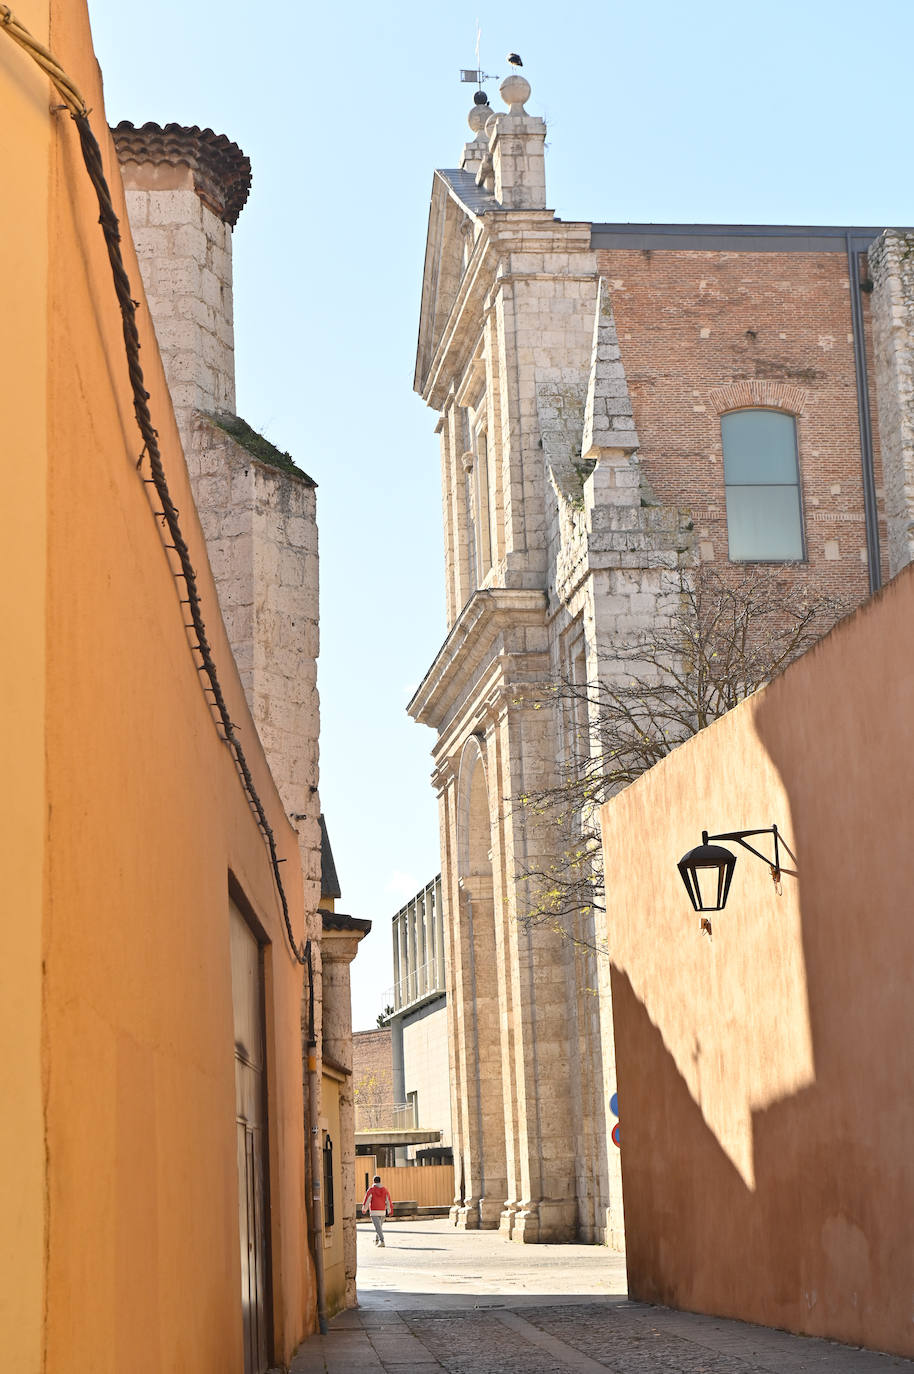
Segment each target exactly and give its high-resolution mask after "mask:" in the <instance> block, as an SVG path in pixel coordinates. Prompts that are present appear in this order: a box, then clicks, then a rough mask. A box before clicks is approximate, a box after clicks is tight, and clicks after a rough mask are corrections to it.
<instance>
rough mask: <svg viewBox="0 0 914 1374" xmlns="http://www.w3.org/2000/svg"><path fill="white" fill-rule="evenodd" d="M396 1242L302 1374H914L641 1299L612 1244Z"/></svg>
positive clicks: (318, 1340)
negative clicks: (628, 1284) (631, 1291)
mask: <svg viewBox="0 0 914 1374" xmlns="http://www.w3.org/2000/svg"><path fill="white" fill-rule="evenodd" d="M387 1235H388V1238H389V1239H388V1246H387V1249H386V1250H384V1251H378V1250H376V1251H374V1253H373V1254H372V1251H371V1248H370V1246H369V1245H364V1246H363V1245H362V1244H361V1243H360V1247H359V1285H360V1300H361V1303H362V1306H361V1307H359V1308H358V1309H356V1310H354V1311H350V1312H344V1313H341V1314H340V1316H339V1317H337V1318H336V1319H335V1320H334V1321H333V1322H332V1323H331V1325H330V1331H329V1332H328V1334H327V1335H326V1336H314V1337H312V1338H311V1339H310V1340H308V1341H306V1342H305V1343H304V1345H302V1346H301V1348H300V1350H299V1351H298V1353H297V1354H296V1357H295V1359H294V1361H293V1363H292V1366H291V1371H290V1374H442V1371H443V1372H444V1374H600V1371H606V1374H896V1372H897V1374H901V1372H902V1371H907V1374H914V1361H911V1360H905V1359H902V1358H900V1357H899V1356H892V1355H880V1354H877V1353H875V1352H874V1351H868V1350H859V1349H856V1348H854V1347H851V1346H844V1345H838V1344H836V1343H835V1342H832V1341H824V1340H815V1339H812V1338H810V1337H804V1336H793V1335H790V1334H789V1333H787V1332H784V1331H774V1330H771V1329H769V1328H768V1327H762V1326H751V1325H749V1324H748V1323H745V1322H737V1321H729V1320H726V1319H724V1318H719V1317H707V1316H700V1315H696V1314H693V1313H688V1312H675V1311H672V1310H670V1309H669V1308H664V1307H651V1306H649V1305H648V1304H646V1303H638V1302H630V1301H629V1300H628V1299H627V1297H626V1296H625V1293H624V1284H623V1283H622V1282H620V1274H621V1273H622V1271H621V1270H620V1267H619V1266H620V1261H621V1257H620V1256H618V1255H614V1254H613V1253H612V1252H611V1251H607V1250H605V1249H601V1248H599V1247H595V1246H551V1245H550V1246H519V1245H514V1244H511V1243H510V1242H507V1241H505V1240H504V1239H502V1238H501V1237H499V1236H498V1235H497V1234H495V1233H492V1232H454V1231H453V1230H452V1229H451V1228H449V1227H448V1226H447V1224H446V1223H440V1222H431V1221H429V1222H425V1223H422V1224H421V1225H419V1226H416V1225H415V1224H414V1225H412V1226H411V1227H403V1228H402V1229H401V1230H400V1231H399V1233H398V1234H396V1236H395V1233H394V1228H393V1227H389V1228H388V1230H387ZM430 1256H434V1258H433V1259H430ZM621 1262H622V1263H623V1264H624V1261H621ZM620 1288H621V1291H620Z"/></svg>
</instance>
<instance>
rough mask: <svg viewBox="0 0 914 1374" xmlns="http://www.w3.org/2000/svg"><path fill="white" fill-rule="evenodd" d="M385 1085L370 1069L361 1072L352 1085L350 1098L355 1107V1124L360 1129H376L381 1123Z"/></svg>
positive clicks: (386, 1104) (385, 1104)
mask: <svg viewBox="0 0 914 1374" xmlns="http://www.w3.org/2000/svg"><path fill="white" fill-rule="evenodd" d="M384 1092H385V1085H384V1084H383V1083H382V1082H381V1080H380V1079H379V1078H378V1076H377V1074H376V1073H373V1072H372V1071H371V1070H368V1071H367V1072H365V1073H363V1074H362V1076H361V1078H359V1079H358V1080H357V1082H356V1083H355V1085H354V1087H353V1092H352V1100H353V1102H354V1104H355V1108H356V1118H357V1120H356V1125H357V1126H358V1127H360V1128H361V1129H362V1130H365V1131H368V1130H377V1129H378V1128H379V1127H380V1126H382V1125H383V1121H382V1117H383V1115H384V1107H385V1106H387V1107H388V1108H389V1106H390V1104H389V1103H385V1101H384Z"/></svg>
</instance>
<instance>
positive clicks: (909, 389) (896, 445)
mask: <svg viewBox="0 0 914 1374" xmlns="http://www.w3.org/2000/svg"><path fill="white" fill-rule="evenodd" d="M869 262H870V271H871V272H872V275H873V295H872V298H871V301H872V321H873V365H874V370H875V373H876V395H877V399H878V407H877V408H878V411H879V444H880V449H881V453H882V471H883V485H884V488H885V519H886V532H887V535H888V557H889V575H890V576H891V577H894V576H895V574H896V573H897V572H900V571H901V569H902V568H904V567H906V566H907V564H908V563H910V562H911V561H912V560H914V234H910V233H908V234H905V233H902V232H901V230H899V229H887V230H886V231H885V233H884V234H881V235H880V236H879V238H878V239H876V241H875V243H873V245H872V246H871V248H870V251H869Z"/></svg>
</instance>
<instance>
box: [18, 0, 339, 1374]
mask: <svg viewBox="0 0 914 1374" xmlns="http://www.w3.org/2000/svg"><path fill="white" fill-rule="evenodd" d="M20 15H21V18H22V19H23V20H24V22H25V23H27V24H29V25H30V26H31V27H32V28H33V30H34V31H35V33H36V34H37V36H38V37H39V38H40V39H42V40H45V41H46V40H47V37H48V34H49V33H51V34H52V35H53V46H54V50H55V52H56V54H57V56H58V57H59V59H60V60H61V62H62V64H63V66H64V67H65V68H66V70H67V71H68V72H69V73H70V74H71V75H72V76H73V78H74V79H75V80H76V82H77V83H78V84H79V85H80V86H81V87H82V89H83V92H84V94H85V96H86V99H87V101H88V104H89V106H90V107H91V109H92V110H93V115H92V123H93V127H94V128H95V130H96V133H97V135H98V136H99V138H100V140H101V143H102V148H103V154H104V157H105V160H106V172H107V176H108V181H109V184H110V186H111V187H112V191H113V194H114V196H115V202H116V210H117V213H118V216H119V218H120V221H121V231H122V234H123V236H124V252H125V259H126V266H127V271H128V275H129V277H130V282H131V288H132V291H133V294H134V295H135V296H136V297H137V298H139V299H141V300H142V284H141V281H140V275H139V270H138V267H137V263H136V259H135V256H134V253H133V250H132V246H131V243H130V238H129V233H128V232H127V229H126V211H125V207H124V204H123V198H122V197H121V196H120V195H119V177H118V169H117V159H116V156H115V154H114V151H113V148H112V147H111V145H110V142H109V140H108V136H107V131H106V126H105V120H104V109H103V100H102V93H101V88H100V83H99V80H98V75H97V69H96V67H95V62H94V57H93V53H92V46H91V38H90V34H89V26H88V18H87V15H86V12H85V8H84V7H83V6H82V5H79V4H76V5H74V4H62V3H54V4H52V5H51V6H50V7H49V6H47V5H46V4H41V3H38V0H34V2H33V0H29V2H28V3H26V5H25V6H24V8H23V9H22V10H21V11H20ZM0 63H2V74H3V79H2V81H0V102H2V113H3V116H4V123H5V125H6V127H8V128H10V129H12V130H15V136H14V137H13V138H12V139H11V143H10V158H9V166H8V170H7V178H8V180H7V192H8V194H7V195H6V196H5V197H4V208H3V210H2V212H0V213H2V214H3V215H4V217H6V216H7V214H8V215H9V217H10V218H9V223H6V222H4V224H3V232H4V235H5V237H4V241H5V242H7V243H10V244H13V245H18V251H17V253H16V254H14V255H13V256H10V257H8V258H7V259H6V265H5V267H4V270H3V272H2V274H0V277H2V280H3V289H4V312H3V317H2V318H3V330H4V337H5V338H6V340H7V343H8V344H9V345H10V346H8V347H6V348H5V349H4V356H5V357H7V358H8V359H9V367H8V369H7V371H6V373H5V380H6V381H9V382H11V383H12V386H13V388H14V389H13V391H12V392H11V394H10V396H9V397H8V398H7V399H5V401H4V404H3V407H2V410H0V426H2V435H0V442H2V447H3V451H4V452H5V453H7V454H14V455H15V461H13V462H11V463H10V464H9V465H8V466H9V474H8V482H9V483H10V484H11V485H10V488H9V491H8V495H9V497H10V501H9V502H4V510H8V511H9V512H10V515H11V517H12V521H13V523H12V525H11V528H10V530H8V531H7V530H6V529H4V539H3V541H2V543H0V555H2V559H3V568H4V576H3V577H2V578H0V584H2V585H3V586H4V587H5V588H7V589H8V590H9V591H10V592H13V593H14V605H13V608H12V614H11V616H10V618H9V620H8V625H9V626H10V630H9V636H10V637H9V638H8V640H7V649H8V650H9V652H11V653H13V654H14V655H15V660H14V661H15V662H16V663H17V665H18V669H17V675H16V682H15V684H13V685H12V686H11V687H10V696H9V697H8V698H7V697H5V701H4V706H5V711H6V714H7V718H8V719H9V720H14V721H15V729H13V730H11V731H10V732H9V734H10V738H9V741H8V749H7V767H8V776H9V779H10V786H9V788H8V789H7V791H6V797H7V798H8V799H9V800H10V801H12V802H13V803H14V805H13V807H12V811H11V815H10V816H9V817H5V818H4V825H3V827H2V831H3V834H4V836H5V838H8V839H10V840H12V842H13V844H14V846H15V856H16V858H15V862H14V863H13V864H12V865H11V866H10V867H5V873H7V874H8V875H9V876H8V879H7V882H8V888H7V896H8V898H9V899H10V900H11V902H12V909H13V910H14V911H15V921H14V922H11V923H7V924H12V925H13V926H14V930H13V931H12V932H10V931H8V930H5V932H4V940H5V941H8V943H7V944H6V945H5V948H4V958H3V960H2V963H0V980H2V983H3V987H2V989H0V1007H2V1008H3V1012H2V1015H3V1017H4V1022H6V1018H7V1017H10V1018H11V1020H12V1021H13V1023H14V1024H12V1025H6V1030H7V1031H8V1039H7V1043H8V1044H15V1045H16V1046H17V1051H16V1054H15V1056H14V1062H13V1063H11V1064H7V1065H5V1066H4V1071H3V1074H4V1080H3V1091H4V1100H5V1101H7V1102H8V1101H9V1100H10V1099H9V1098H8V1097H7V1093H9V1094H10V1095H11V1096H12V1100H13V1101H15V1104H16V1106H15V1111H13V1110H10V1109H9V1108H8V1107H7V1109H6V1110H4V1112H3V1113H2V1116H3V1119H4V1120H5V1121H8V1122H10V1123H11V1124H13V1125H14V1127H15V1140H12V1139H10V1138H9V1137H7V1136H5V1135H4V1136H0V1160H2V1164H3V1167H2V1169H0V1176H2V1178H3V1186H4V1190H6V1188H7V1187H11V1190H12V1191H11V1196H10V1197H9V1198H7V1199H6V1201H5V1203H4V1215H5V1217H7V1218H8V1220H7V1222H5V1236H6V1241H7V1243H6V1245H5V1246H4V1254H3V1258H2V1259H0V1293H2V1298H0V1326H2V1333H3V1334H2V1345H3V1349H4V1355H5V1358H6V1362H7V1363H8V1364H9V1365H10V1366H11V1367H16V1368H21V1369H23V1370H25V1369H29V1370H31V1369H36V1368H38V1367H39V1365H41V1367H42V1368H45V1369H47V1370H48V1371H64V1370H69V1369H73V1368H89V1367H91V1368H92V1369H94V1370H98V1371H99V1372H100V1374H104V1372H105V1371H111V1372H112V1374H113V1371H115V1370H122V1369H125V1368H127V1367H129V1368H131V1369H133V1370H137V1371H149V1374H153V1371H160V1370H162V1369H177V1368H193V1369H200V1370H203V1369H217V1368H218V1369H220V1370H225V1371H227V1374H233V1372H235V1374H240V1371H241V1369H242V1367H243V1359H242V1318H241V1278H240V1261H239V1221H238V1171H237V1162H236V1138H235V1131H236V1127H235V1083H234V1037H233V1014H232V986H231V967H230V959H229V938H228V937H229V916H228V912H229V892H228V886H229V875H230V874H231V875H233V877H234V880H235V882H236V883H237V885H238V886H237V891H239V892H240V893H241V894H243V896H244V898H246V902H247V905H248V906H249V908H250V910H251V911H252V912H253V913H254V916H255V918H256V920H257V921H258V922H259V924H260V926H261V930H262V936H263V938H264V940H265V969H266V992H267V1061H268V1081H269V1116H270V1130H271V1135H270V1151H269V1170H270V1188H271V1198H272V1214H271V1218H270V1227H269V1247H270V1251H271V1256H272V1268H273V1297H274V1301H273V1308H272V1326H273V1330H274V1335H275V1355H276V1359H277V1361H282V1360H285V1361H288V1359H289V1357H290V1355H291V1353H292V1350H293V1349H294V1347H295V1345H296V1344H297V1342H298V1341H299V1340H300V1339H301V1338H302V1337H303V1336H304V1335H305V1334H307V1332H308V1331H309V1330H310V1329H311V1327H312V1325H313V1314H314V1296H313V1283H312V1279H311V1274H310V1270H309V1267H308V1261H307V1235H306V1231H305V1223H304V1217H305V1213H306V1199H305V1191H304V1157H303V1141H302V1087H301V1052H300V1038H299V1007H300V998H301V969H300V967H299V966H298V965H296V964H295V963H294V961H293V960H292V958H291V956H290V954H289V952H288V950H287V947H286V944H285V934H284V931H283V926H282V918H281V913H280V910H279V907H278V903H277V897H276V891H275V886H274V880H273V874H272V870H271V868H270V865H269V862H268V860H267V855H266V851H265V848H264V844H263V840H262V837H261V835H260V833H259V831H258V828H257V825H256V822H255V820H254V818H253V816H252V814H251V811H250V808H249V806H248V803H247V800H246V798H245V796H244V793H243V791H242V788H241V785H240V783H239V780H238V777H237V775H236V772H235V769H234V767H233V765H232V761H231V757H230V755H229V753H228V751H227V749H226V747H225V745H224V744H223V743H222V742H221V739H220V736H219V733H218V731H217V730H216V728H215V726H214V723H213V720H212V717H211V713H210V710H209V708H208V706H207V703H206V699H205V697H204V695H203V692H202V691H201V686H200V680H199V678H200V675H199V673H198V672H197V667H196V661H195V658H194V656H193V654H192V653H191V650H190V646H189V643H188V638H187V635H186V633H185V631H184V629H183V624H182V620H183V617H182V607H181V606H180V605H179V603H178V598H179V593H178V592H177V591H176V581H175V577H174V573H173V569H172V566H171V563H170V558H169V555H168V553H167V551H166V550H165V549H164V547H163V538H162V534H161V530H160V527H159V525H158V522H157V520H156V518H155V515H154V510H153V505H152V502H151V501H150V500H149V498H148V490H149V489H148V488H147V487H146V486H145V485H144V483H143V481H142V474H140V473H138V472H137V470H136V460H137V456H138V454H139V449H140V440H139V437H138V434H137V431H136V427H135V423H134V419H133V406H132V398H131V393H130V390H129V386H128V379H127V365H126V361H125V356H124V349H123V340H122V333H121V321H120V315H119V311H118V309H117V304H116V300H115V296H114V291H113V285H112V279H111V272H110V267H109V264H108V260H107V254H106V251H105V246H104V241H103V239H102V235H101V232H100V229H99V226H98V206H97V203H96V201H95V198H94V194H93V192H92V190H91V186H90V183H89V181H88V178H87V176H86V173H85V170H84V167H83V163H82V158H81V156H80V152H79V145H78V141H77V137H76V132H75V130H74V128H73V126H72V124H71V122H70V120H69V119H68V118H66V117H65V116H61V115H57V114H52V113H51V112H50V110H49V105H50V104H52V103H56V102H52V101H51V100H49V88H48V85H47V81H46V79H45V78H44V77H42V76H41V75H40V74H39V73H38V72H37V69H36V68H35V67H34V65H33V64H32V63H31V62H30V61H29V59H28V58H27V57H26V56H25V55H24V54H22V53H21V52H19V51H18V50H16V49H14V48H13V47H12V45H11V44H9V43H8V42H7V41H6V39H5V38H4V39H3V40H2V48H0ZM139 327H140V333H141V343H142V358H143V363H144V367H145V371H146V385H147V388H148V390H149V391H150V393H151V401H150V404H151V407H152V413H153V417H154V423H155V425H156V428H157V429H158V432H159V435H160V443H161V448H162V454H163V461H164V463H165V467H166V470H167V473H168V478H169V482H170V485H171V489H172V495H173V497H174V501H175V504H176V506H177V507H178V508H179V510H180V512H181V518H182V523H183V526H184V529H185V533H186V536H187V538H188V541H189V544H190V549H191V557H192V561H193V564H194V567H195V568H196V571H197V575H198V579H199V585H200V590H201V595H202V598H203V607H204V614H205V616H206V621H207V629H208V633H209V637H210V641H211V643H212V646H213V652H214V655H215V657H216V660H217V663H218V665H219V671H220V676H221V678H222V681H223V684H224V687H225V691H226V697H227V701H228V706H229V710H230V712H231V715H232V718H233V719H234V720H235V721H237V722H238V723H239V727H240V731H241V737H242V739H243V741H244V746H245V749H246V752H247V755H248V759H249V762H250V765H251V768H252V771H253V774H254V778H255V782H256V786H257V788H258V790H259V792H260V794H261V796H262V797H263V799H264V802H265V805H266V807H267V812H268V817H269V820H270V823H271V825H272V826H273V828H274V831H275V833H276V837H277V844H278V848H279V853H280V856H281V857H282V858H284V859H285V860H286V862H285V864H284V865H283V877H284V879H285V882H286V888H287V892H288V895H289V902H290V908H291V916H292V922H293V929H294V931H295V933H296V936H297V938H298V939H301V937H302V933H303V909H302V889H301V879H300V869H299V857H298V843H297V837H296V834H295V832H294V831H293V830H292V829H291V827H290V826H289V824H288V822H287V821H286V819H285V816H284V812H283V806H282V802H281V800H280V797H279V795H278V793H277V791H276V788H275V785H274V783H273V781H272V778H271V776H270V773H269V770H268V767H267V763H266V759H265V756H264V754H263V752H262V750H261V748H260V747H259V745H258V742H257V736H256V731H255V730H254V725H253V720H252V718H251V716H250V713H249V712H248V708H247V706H246V703H245V699H244V693H243V690H242V685H241V682H240V680H239V677H238V674H237V672H236V670H235V668H234V664H233V661H232V656H231V651H230V647H229V644H228V641H227V638H226V635H225V631H224V628H223V625H222V621H221V618H220V616H219V612H218V605H217V601H216V593H215V587H214V585H213V580H212V577H211V574H210V572H209V568H208V564H207V558H206V551H205V546H204V541H203V536H202V532H201V530H200V527H199V523H198V521H197V518H196V514H195V511H194V504H193V498H192V495H191V491H190V486H189V481H188V476H187V472H186V469H185V467H184V463H183V459H182V455H181V447H180V441H179V437H178V431H177V428H176V425H175V422H174V419H173V415H172V411H171V405H170V401H169V396H168V390H167V386H166V381H165V376H164V373H163V371H162V367H161V364H160V361H159V358H158V354H157V349H156V342H155V338H154V335H153V332H152V328H151V325H150V322H149V316H148V312H147V311H146V310H145V308H144V309H142V310H141V312H140V315H139ZM11 341H15V345H14V346H12V343H11ZM10 369H11V370H12V371H11V370H10ZM45 646H47V651H46V649H45ZM5 691H6V686H5ZM20 697H21V700H20V699H19V698H20ZM20 784H21V785H20ZM8 822H9V823H8ZM42 1356H43V1363H42Z"/></svg>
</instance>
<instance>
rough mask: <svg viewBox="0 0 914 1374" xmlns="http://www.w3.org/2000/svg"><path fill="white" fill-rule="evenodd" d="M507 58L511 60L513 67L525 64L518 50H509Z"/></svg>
mask: <svg viewBox="0 0 914 1374" xmlns="http://www.w3.org/2000/svg"><path fill="white" fill-rule="evenodd" d="M505 60H506V61H508V62H510V63H511V66H512V67H522V66H523V65H524V64H523V62H521V60H520V58H519V57H518V55H517V53H516V52H509V53H508V56H507V58H506V59H505Z"/></svg>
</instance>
